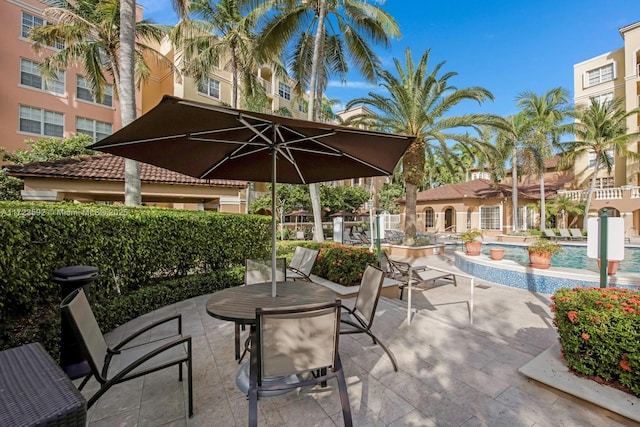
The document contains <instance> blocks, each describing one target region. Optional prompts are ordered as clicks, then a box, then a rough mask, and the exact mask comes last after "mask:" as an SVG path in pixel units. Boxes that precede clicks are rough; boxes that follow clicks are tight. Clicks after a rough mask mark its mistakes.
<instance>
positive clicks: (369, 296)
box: [340, 265, 398, 372]
mask: <svg viewBox="0 0 640 427" xmlns="http://www.w3.org/2000/svg"><path fill="white" fill-rule="evenodd" d="M383 281H384V271H382V270H381V269H379V268H378V267H374V266H372V265H368V266H367V268H366V269H365V270H364V274H363V275H362V280H361V281H360V290H359V291H358V295H357V296H356V302H355V305H354V307H353V308H352V309H349V308H348V307H344V311H343V312H342V315H341V317H340V334H367V335H369V336H370V337H371V339H372V340H373V343H374V344H378V345H379V346H380V347H382V349H383V350H384V351H385V353H387V356H389V359H391V364H393V370H394V371H396V372H397V371H398V364H397V363H396V359H395V357H394V356H393V353H391V351H389V349H388V348H387V347H386V346H385V345H384V344H382V342H381V341H380V340H379V339H378V338H377V337H376V336H375V335H373V332H371V325H373V320H374V318H375V315H376V308H377V307H378V300H379V299H380V292H381V291H382V282H383Z"/></svg>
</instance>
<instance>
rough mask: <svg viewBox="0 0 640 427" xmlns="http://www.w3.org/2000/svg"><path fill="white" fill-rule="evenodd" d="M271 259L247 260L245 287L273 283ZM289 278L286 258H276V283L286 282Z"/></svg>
mask: <svg viewBox="0 0 640 427" xmlns="http://www.w3.org/2000/svg"><path fill="white" fill-rule="evenodd" d="M271 275H272V269H271V258H269V259H267V258H264V259H247V260H245V268H244V283H245V285H253V284H255V283H264V282H271ZM286 278H287V260H286V258H276V281H277V282H284V281H285V280H286Z"/></svg>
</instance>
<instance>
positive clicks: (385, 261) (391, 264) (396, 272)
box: [378, 251, 411, 299]
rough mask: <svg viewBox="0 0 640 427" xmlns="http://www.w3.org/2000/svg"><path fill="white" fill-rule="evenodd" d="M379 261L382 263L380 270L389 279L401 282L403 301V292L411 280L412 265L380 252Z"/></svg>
mask: <svg viewBox="0 0 640 427" xmlns="http://www.w3.org/2000/svg"><path fill="white" fill-rule="evenodd" d="M378 261H379V262H380V268H381V269H382V271H384V273H385V275H386V276H387V277H388V278H390V279H393V280H397V281H398V282H400V285H399V289H400V298H401V299H402V290H403V289H404V287H405V286H406V285H407V282H408V280H409V268H411V264H409V263H408V262H403V261H395V260H392V259H391V258H389V255H387V253H386V252H385V251H380V257H379V259H378Z"/></svg>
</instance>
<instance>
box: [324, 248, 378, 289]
mask: <svg viewBox="0 0 640 427" xmlns="http://www.w3.org/2000/svg"><path fill="white" fill-rule="evenodd" d="M377 262H378V260H377V258H376V256H375V254H374V253H373V252H371V251H370V250H369V249H368V248H364V247H358V246H346V245H341V244H338V243H324V244H322V245H320V253H319V254H318V258H317V259H316V264H315V266H314V267H313V274H316V275H318V276H320V277H324V278H325V279H327V280H331V281H332V282H335V283H338V284H340V285H344V286H357V285H360V279H362V274H363V273H364V269H365V268H366V267H367V264H374V265H376V264H377Z"/></svg>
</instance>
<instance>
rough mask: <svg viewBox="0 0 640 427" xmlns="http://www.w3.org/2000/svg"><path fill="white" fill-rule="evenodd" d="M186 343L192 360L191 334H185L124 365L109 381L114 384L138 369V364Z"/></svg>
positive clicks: (188, 355) (188, 357)
mask: <svg viewBox="0 0 640 427" xmlns="http://www.w3.org/2000/svg"><path fill="white" fill-rule="evenodd" d="M185 343H186V344H187V359H188V360H191V335H185V336H183V337H180V338H178V339H175V340H173V341H171V342H168V343H166V344H164V345H161V346H160V347H158V348H156V349H154V350H152V351H150V352H149V353H147V354H145V355H144V356H142V357H140V358H138V359H136V360H134V361H133V362H131V363H129V364H128V365H127V366H126V367H124V368H123V369H122V370H121V371H119V372H118V373H117V374H116V375H114V376H113V378H111V379H110V380H109V381H110V382H111V383H114V384H115V383H118V382H119V381H120V380H121V379H123V378H125V377H126V376H127V374H128V373H130V372H131V371H133V370H134V369H136V368H137V367H138V366H140V365H142V364H143V363H144V362H146V361H148V360H151V359H153V358H154V357H156V356H158V355H159V354H162V353H163V352H165V351H167V350H168V349H170V348H171V347H176V346H178V345H182V344H185Z"/></svg>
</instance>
